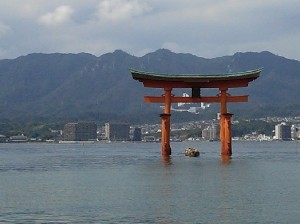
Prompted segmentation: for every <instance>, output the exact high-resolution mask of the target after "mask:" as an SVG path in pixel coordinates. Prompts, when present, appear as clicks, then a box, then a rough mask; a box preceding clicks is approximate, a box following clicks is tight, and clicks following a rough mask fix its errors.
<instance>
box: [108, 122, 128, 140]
mask: <svg viewBox="0 0 300 224" xmlns="http://www.w3.org/2000/svg"><path fill="white" fill-rule="evenodd" d="M129 134H130V125H129V124H128V123H115V122H108V123H105V138H106V139H107V140H109V141H128V140H130V136H129Z"/></svg>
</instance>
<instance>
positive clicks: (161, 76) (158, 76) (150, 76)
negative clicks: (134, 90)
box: [129, 68, 263, 82]
mask: <svg viewBox="0 0 300 224" xmlns="http://www.w3.org/2000/svg"><path fill="white" fill-rule="evenodd" d="M129 70H130V72H131V74H132V77H133V78H134V79H136V80H139V81H143V80H157V81H174V82H176V81H180V82H213V81H228V80H240V79H250V80H254V79H256V78H257V77H259V75H260V72H261V71H262V70H263V68H259V69H255V70H250V71H245V72H235V73H219V74H169V73H156V72H145V71H139V70H135V69H129Z"/></svg>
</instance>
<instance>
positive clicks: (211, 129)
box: [202, 124, 218, 141]
mask: <svg viewBox="0 0 300 224" xmlns="http://www.w3.org/2000/svg"><path fill="white" fill-rule="evenodd" d="M202 138H203V139H204V140H210V141H215V140H217V139H218V138H217V128H216V126H215V125H214V124H212V125H210V126H208V127H206V128H205V129H203V130H202Z"/></svg>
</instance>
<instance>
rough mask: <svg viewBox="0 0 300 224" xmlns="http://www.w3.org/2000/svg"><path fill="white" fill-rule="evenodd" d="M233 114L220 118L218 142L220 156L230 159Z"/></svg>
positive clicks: (222, 115)
mask: <svg viewBox="0 0 300 224" xmlns="http://www.w3.org/2000/svg"><path fill="white" fill-rule="evenodd" d="M232 115H233V114H230V113H224V114H221V117H220V141H221V156H222V157H224V158H226V157H231V155H232V144H231V141H232V140H231V117H232Z"/></svg>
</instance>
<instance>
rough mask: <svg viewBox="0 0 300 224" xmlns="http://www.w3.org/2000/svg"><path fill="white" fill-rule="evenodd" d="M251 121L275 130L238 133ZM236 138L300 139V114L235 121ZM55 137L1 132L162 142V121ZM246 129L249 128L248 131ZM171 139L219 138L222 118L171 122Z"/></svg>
mask: <svg viewBox="0 0 300 224" xmlns="http://www.w3.org/2000/svg"><path fill="white" fill-rule="evenodd" d="M242 122H244V123H245V122H247V123H248V126H251V124H253V123H255V122H261V123H264V124H270V125H271V127H272V130H271V131H270V130H269V131H268V130H263V129H262V128H261V127H259V129H260V130H256V129H255V128H252V130H251V131H250V132H249V133H244V134H242V135H241V134H236V135H235V134H234V133H236V132H235V127H237V126H239V125H240V123H242ZM232 127H233V136H232V140H233V141H296V140H299V139H300V117H267V118H259V119H251V120H232ZM49 132H50V133H52V137H51V138H47V139H42V138H33V137H29V136H27V135H26V133H20V134H18V135H13V136H5V135H0V142H2V143H22V142H23V143H24V142H47V143H76V142H99V143H107V142H115V141H121V142H130V141H134V142H160V141H161V124H143V125H131V124H129V123H126V122H107V123H105V124H104V125H99V124H97V123H96V122H90V121H89V122H74V123H66V124H65V125H64V127H63V129H59V130H53V129H49ZM244 132H245V131H244ZM170 141H171V142H176V141H219V120H218V119H212V120H203V121H190V122H183V123H173V124H172V125H171V136H170Z"/></svg>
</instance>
